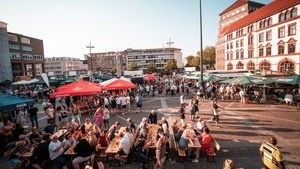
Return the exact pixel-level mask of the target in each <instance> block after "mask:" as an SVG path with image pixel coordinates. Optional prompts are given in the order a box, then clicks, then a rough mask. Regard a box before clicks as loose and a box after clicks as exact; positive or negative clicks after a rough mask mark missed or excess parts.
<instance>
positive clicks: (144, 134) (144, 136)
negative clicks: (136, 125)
mask: <svg viewBox="0 0 300 169" xmlns="http://www.w3.org/2000/svg"><path fill="white" fill-rule="evenodd" d="M147 137H148V129H147V128H143V129H141V134H139V135H138V137H137V139H136V141H135V143H134V147H138V146H140V145H145V142H146V140H147Z"/></svg>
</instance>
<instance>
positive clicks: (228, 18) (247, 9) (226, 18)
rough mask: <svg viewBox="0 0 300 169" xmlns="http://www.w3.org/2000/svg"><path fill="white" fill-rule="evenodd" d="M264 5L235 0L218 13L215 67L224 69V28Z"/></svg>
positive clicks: (246, 0)
mask: <svg viewBox="0 0 300 169" xmlns="http://www.w3.org/2000/svg"><path fill="white" fill-rule="evenodd" d="M264 5H265V4H261V3H257V2H253V1H248V0H237V1H236V2H235V3H233V4H232V5H230V6H229V7H228V8H226V9H225V10H224V11H223V12H221V13H220V14H219V16H220V21H219V24H218V37H217V39H218V40H217V43H216V69H220V70H222V69H223V70H224V69H225V38H224V37H225V36H224V34H222V33H223V32H224V30H226V29H228V28H229V27H230V26H231V25H232V24H234V23H235V22H236V21H238V20H240V19H242V18H244V17H245V16H247V15H248V14H250V13H252V12H254V11H256V10H257V9H259V8H261V7H262V6H264Z"/></svg>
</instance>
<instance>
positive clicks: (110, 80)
mask: <svg viewBox="0 0 300 169" xmlns="http://www.w3.org/2000/svg"><path fill="white" fill-rule="evenodd" d="M116 80H118V79H117V78H115V77H114V78H112V79H109V80H106V81H104V82H101V83H100V86H101V87H103V86H105V85H108V84H110V83H112V82H114V81H116Z"/></svg>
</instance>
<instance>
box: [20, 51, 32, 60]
mask: <svg viewBox="0 0 300 169" xmlns="http://www.w3.org/2000/svg"><path fill="white" fill-rule="evenodd" d="M22 57H23V59H24V60H32V59H33V57H32V54H26V53H24V54H23V55H22Z"/></svg>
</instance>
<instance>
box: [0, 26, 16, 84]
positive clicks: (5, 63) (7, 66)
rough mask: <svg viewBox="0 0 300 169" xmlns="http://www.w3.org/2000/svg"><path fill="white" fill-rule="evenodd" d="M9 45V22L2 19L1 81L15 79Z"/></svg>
mask: <svg viewBox="0 0 300 169" xmlns="http://www.w3.org/2000/svg"><path fill="white" fill-rule="evenodd" d="M8 46H9V45H8V37H7V24H6V23H4V22H1V21H0V82H2V81H4V80H13V78H12V71H11V62H10V57H9V56H10V54H9V47H8Z"/></svg>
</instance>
